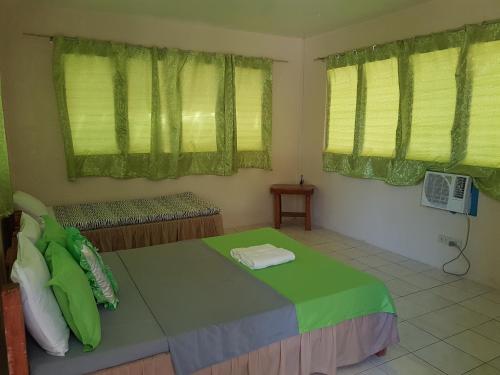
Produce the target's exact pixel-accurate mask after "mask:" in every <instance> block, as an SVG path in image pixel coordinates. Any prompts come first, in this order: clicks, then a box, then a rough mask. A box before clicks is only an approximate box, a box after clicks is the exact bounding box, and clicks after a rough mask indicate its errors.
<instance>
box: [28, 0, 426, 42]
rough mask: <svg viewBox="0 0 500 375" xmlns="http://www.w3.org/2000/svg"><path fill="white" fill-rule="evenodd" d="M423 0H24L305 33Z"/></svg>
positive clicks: (281, 32)
mask: <svg viewBox="0 0 500 375" xmlns="http://www.w3.org/2000/svg"><path fill="white" fill-rule="evenodd" d="M426 1H428V0H28V2H32V3H37V4H46V5H49V6H57V7H64V8H76V9H84V10H94V11H105V12H113V13H124V14H136V15H137V14H142V15H152V16H157V17H165V18H169V19H175V20H180V21H188V22H197V23H202V24H207V25H212V26H219V27H224V28H230V29H237V30H245V31H254V32H260V33H268V34H276V35H285V36H294V37H309V36H312V35H316V34H320V33H324V32H327V31H331V30H334V29H337V28H340V27H343V26H347V25H350V24H354V23H358V22H362V21H364V20H367V19H370V18H374V17H377V16H380V15H383V14H387V13H390V12H394V11H397V10H401V9H404V8H408V7H411V6H413V5H417V4H420V3H424V2H426Z"/></svg>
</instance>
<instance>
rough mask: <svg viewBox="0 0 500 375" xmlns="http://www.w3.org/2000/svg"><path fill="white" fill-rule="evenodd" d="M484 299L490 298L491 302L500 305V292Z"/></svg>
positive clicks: (487, 294)
mask: <svg viewBox="0 0 500 375" xmlns="http://www.w3.org/2000/svg"><path fill="white" fill-rule="evenodd" d="M483 297H484V298H488V299H489V300H490V301H493V302H495V303H500V291H493V292H489V293H486V294H484V295H483Z"/></svg>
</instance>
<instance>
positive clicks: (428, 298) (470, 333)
mask: <svg viewBox="0 0 500 375" xmlns="http://www.w3.org/2000/svg"><path fill="white" fill-rule="evenodd" d="M256 227H258V226H251V227H250V226H248V227H240V228H234V229H229V230H227V231H226V233H230V232H235V231H242V230H248V229H253V228H256ZM281 230H282V232H284V233H286V234H287V235H289V236H291V237H293V238H295V239H297V240H298V241H301V242H303V243H306V244H308V245H309V246H310V247H312V248H313V249H315V250H317V251H320V252H322V253H324V254H327V255H329V256H331V257H333V258H335V259H337V260H339V261H341V262H344V263H348V264H350V265H351V266H353V267H354V268H357V269H360V270H362V271H364V272H368V273H371V274H372V275H374V276H376V277H378V278H379V279H381V280H383V281H384V282H385V283H386V285H387V287H388V288H389V290H390V291H391V293H392V295H393V297H394V300H395V303H396V308H397V311H398V315H399V333H400V338H401V342H400V344H399V345H395V346H393V347H390V348H389V350H388V352H387V354H386V356H384V357H382V358H378V357H375V356H373V357H370V358H368V359H367V360H365V361H364V362H362V363H359V364H356V365H354V366H348V367H343V368H340V369H338V371H337V374H338V375H354V374H363V375H427V374H429V375H431V374H448V375H458V374H470V375H500V291H498V290H494V289H492V288H490V287H488V286H485V285H481V284H478V283H475V282H473V281H470V280H467V279H462V278H459V277H455V276H450V275H447V274H445V273H443V272H442V271H441V270H439V269H436V268H433V267H431V266H428V265H426V264H423V263H420V262H417V261H415V260H411V259H408V258H406V257H404V256H401V255H399V254H395V253H392V252H390V251H387V250H383V249H380V248H377V247H374V246H371V245H369V244H367V243H364V242H361V241H358V240H355V239H352V238H349V237H346V236H343V235H341V234H339V233H335V232H332V231H329V230H325V229H321V228H317V229H313V230H312V231H310V232H305V231H304V230H303V227H302V226H300V225H299V224H298V223H296V224H288V225H284V226H283V227H282V229H281Z"/></svg>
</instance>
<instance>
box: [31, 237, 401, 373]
mask: <svg viewBox="0 0 500 375" xmlns="http://www.w3.org/2000/svg"><path fill="white" fill-rule="evenodd" d="M262 240H265V241H266V242H268V243H273V244H275V245H277V246H284V247H287V248H289V249H290V250H292V251H294V253H295V254H296V260H295V261H294V262H291V263H287V264H285V265H281V266H277V267H271V268H268V269H265V270H259V271H255V272H258V273H257V274H256V273H253V272H254V271H247V270H243V269H241V266H240V265H238V264H236V263H234V262H233V261H231V260H229V259H227V258H226V254H225V251H226V250H227V249H229V248H230V247H231V246H235V247H236V246H239V247H241V246H242V244H247V246H248V245H253V244H255V242H256V241H262ZM104 259H105V261H106V262H107V263H108V264H109V265H110V267H111V268H112V270H113V272H114V273H115V275H116V276H117V279H118V282H119V285H120V290H121V291H120V300H121V303H120V305H119V307H118V309H117V310H116V311H114V312H108V311H101V319H102V327H103V333H102V337H103V342H102V344H101V345H100V346H99V347H98V348H97V349H96V350H95V351H94V352H91V353H84V352H83V350H82V346H81V345H80V344H79V343H77V342H76V341H75V340H73V339H72V341H71V344H70V352H69V353H68V354H67V355H66V357H63V358H57V357H51V356H49V355H47V354H45V353H43V351H42V350H41V349H40V348H38V346H36V344H30V345H29V359H30V366H31V371H32V373H33V374H35V375H48V374H51V375H52V374H54V373H58V374H61V375H62V374H79V373H83V372H92V371H97V370H99V369H103V368H108V367H112V366H116V365H119V364H123V363H128V362H131V361H134V360H136V359H140V358H145V357H148V356H153V355H155V354H158V353H162V352H169V353H170V356H171V358H172V360H173V363H174V367H175V372H176V374H177V375H184V374H191V373H193V372H195V371H197V370H199V369H202V368H207V367H210V366H212V365H214V364H216V363H221V362H224V361H227V360H229V359H231V358H236V357H238V356H240V355H243V354H245V353H248V352H251V351H255V350H257V349H259V348H262V347H265V346H267V345H270V344H273V343H276V342H280V341H283V340H287V339H288V338H291V337H297V336H298V335H299V334H305V333H308V332H313V331H315V330H319V329H322V328H328V327H331V326H334V325H336V324H338V323H340V322H344V321H348V320H352V319H356V318H361V317H363V316H366V315H370V314H372V315H373V314H381V313H383V314H385V315H391V316H393V319H391V320H390V321H388V322H389V323H390V327H393V330H394V329H395V328H394V327H395V322H396V319H395V315H394V313H395V310H394V306H393V304H392V300H391V298H390V295H389V293H388V291H387V289H386V288H385V286H384V285H383V283H382V282H381V281H379V280H377V279H375V278H374V277H372V276H370V275H368V274H364V273H362V272H360V271H357V270H355V269H352V268H350V267H348V266H345V265H342V264H340V263H338V262H336V261H334V260H331V259H330V258H327V257H325V256H323V255H321V254H319V253H317V252H314V251H312V250H310V249H308V248H307V247H305V246H303V245H301V244H300V243H298V242H296V241H294V240H292V239H291V238H289V237H287V236H285V235H283V234H281V233H279V232H277V231H275V230H273V229H270V228H269V229H263V230H255V231H249V232H245V233H237V234H233V235H227V236H222V237H215V238H212V239H204V240H192V241H184V242H179V243H173V244H164V245H158V246H152V247H146V248H142V249H131V250H124V251H118V252H115V253H112V254H105V258H104ZM311 267H314V268H316V269H318V272H316V273H311V272H309V271H310V268H311ZM320 283H324V284H326V285H322V284H320ZM288 286H289V287H288ZM291 290H293V293H290V291H291ZM318 311H319V313H318ZM377 321H378V322H379V323H380V322H381V321H384V320H375V321H374V322H375V324H378V323H377ZM371 328H372V329H373V332H376V331H377V329H376V327H375V326H372V327H371ZM365 329H366V327H365ZM393 330H392V331H391V332H388V335H387V336H383V335H380V338H381V339H383V341H384V342H382V343H379V344H380V345H378V344H377V347H378V349H377V350H380V348H381V347H383V346H381V345H383V344H384V343H385V342H387V343H393V342H394V340H392V339H389V338H393V337H395V336H394V331H393ZM365 332H370V329H368V330H367V331H365ZM384 332H385V330H384ZM396 333H397V331H396ZM396 336H397V334H396ZM339 337H340V336H339ZM360 340H362V339H360ZM368 342H369V343H370V340H368ZM359 345H360V346H362V345H363V344H362V343H359ZM369 346H370V348H371V347H372V346H373V345H371V344H370V345H369ZM370 354H373V353H370Z"/></svg>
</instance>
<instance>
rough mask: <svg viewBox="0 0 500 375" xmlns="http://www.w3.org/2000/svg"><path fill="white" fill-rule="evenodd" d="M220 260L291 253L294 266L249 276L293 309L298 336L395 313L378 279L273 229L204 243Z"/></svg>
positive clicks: (385, 289)
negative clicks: (266, 248) (255, 249)
mask: <svg viewBox="0 0 500 375" xmlns="http://www.w3.org/2000/svg"><path fill="white" fill-rule="evenodd" d="M203 241H204V242H205V243H206V244H207V245H208V246H210V247H211V248H212V249H214V250H216V251H217V252H219V253H220V254H221V255H223V256H224V257H226V258H228V259H230V260H231V261H233V262H235V263H237V262H236V261H235V260H234V259H233V258H232V257H231V255H230V251H231V249H233V248H236V247H248V246H253V245H261V244H265V243H270V244H272V245H274V246H277V247H282V248H285V249H288V250H290V251H293V252H294V253H295V261H293V262H290V263H287V264H282V265H279V266H274V267H270V268H266V269H261V270H255V271H253V270H250V269H248V268H246V267H245V266H243V265H241V264H240V266H241V267H242V268H244V269H245V270H247V271H248V272H249V273H251V274H252V275H253V276H255V277H256V278H258V279H259V280H261V281H263V282H264V283H266V284H268V285H269V286H271V287H272V288H273V289H274V290H276V291H277V292H279V293H280V294H282V295H283V296H284V297H286V298H288V299H289V300H290V301H292V302H293V303H294V304H295V308H296V312H297V319H298V324H299V331H300V333H304V332H309V331H312V330H315V329H319V328H323V327H328V326H332V325H336V324H338V323H340V322H342V321H344V320H348V319H352V318H356V317H360V316H363V315H369V314H373V313H380V312H386V313H394V314H395V313H396V310H395V307H394V302H393V300H392V298H391V296H390V294H389V292H388V290H387V288H386V286H385V285H384V283H383V282H382V281H380V280H378V279H377V278H375V277H373V276H371V275H369V274H367V273H364V272H361V271H358V270H355V269H353V268H352V267H349V266H347V265H345V264H342V263H340V262H337V261H335V260H334V259H331V258H330V257H328V256H326V255H323V254H321V253H319V252H316V251H314V250H311V249H310V248H308V247H307V246H305V245H303V244H301V243H299V242H297V241H295V240H293V239H292V238H290V237H288V236H286V235H284V234H282V233H280V232H278V231H276V230H274V229H271V228H263V229H257V230H252V231H248V232H242V233H235V234H229V235H225V236H220V237H212V238H205V239H203Z"/></svg>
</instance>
